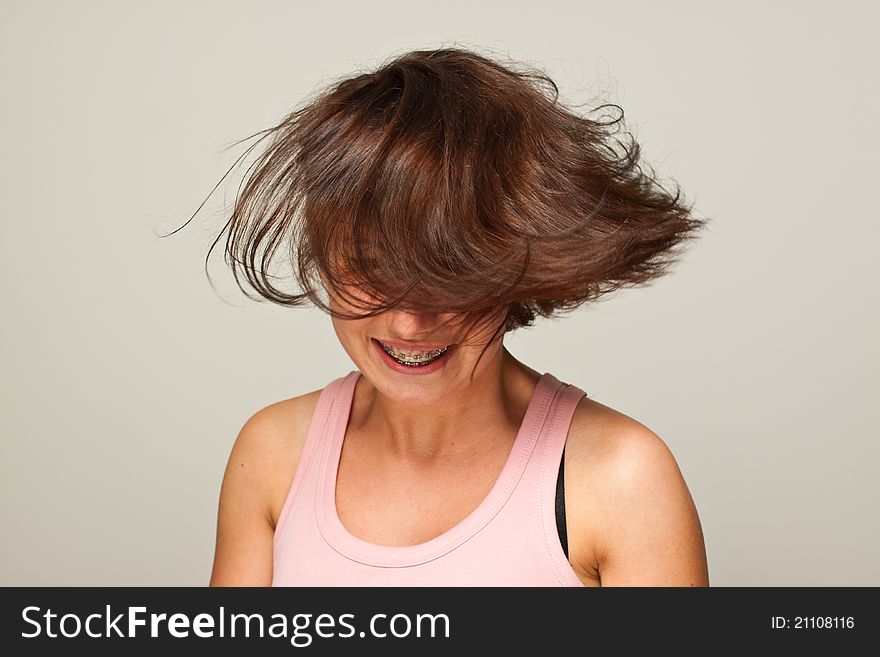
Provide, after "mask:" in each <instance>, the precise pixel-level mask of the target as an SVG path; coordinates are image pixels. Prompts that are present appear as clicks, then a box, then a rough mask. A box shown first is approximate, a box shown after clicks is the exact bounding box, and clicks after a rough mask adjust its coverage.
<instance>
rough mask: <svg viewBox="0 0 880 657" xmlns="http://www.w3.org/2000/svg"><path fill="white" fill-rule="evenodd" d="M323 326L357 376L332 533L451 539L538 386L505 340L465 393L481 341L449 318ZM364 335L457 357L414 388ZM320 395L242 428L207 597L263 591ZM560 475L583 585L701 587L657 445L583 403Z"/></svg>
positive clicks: (688, 523)
mask: <svg viewBox="0 0 880 657" xmlns="http://www.w3.org/2000/svg"><path fill="white" fill-rule="evenodd" d="M350 292H351V291H350ZM330 298H331V306H332V307H336V308H341V309H350V307H349V306H345V305H343V304H342V303H341V301H340V300H339V298H338V297H335V296H334V295H332V294H331V297H330ZM499 317H500V315H499ZM332 321H333V327H334V330H335V331H336V334H337V336H338V338H339V340H340V343H341V344H342V347H343V348H344V349H345V351H346V353H348V355H349V356H350V357H351V359H352V360H353V361H354V363H355V364H356V365H357V367H358V369H359V370H360V371H361V373H362V376H361V377H360V379H359V380H358V384H357V386H356V389H355V394H354V400H353V402H352V410H351V416H350V420H349V425H348V427H347V429H346V434H345V441H344V443H343V449H342V454H341V457H340V463H339V474H338V478H337V485H336V504H337V513H338V515H339V518H340V520H341V521H342V523H343V525H344V526H345V527H346V529H347V530H348V531H349V532H350V533H352V534H354V535H355V536H357V537H359V538H362V539H364V540H367V541H370V542H372V543H377V544H380V545H413V544H416V543H421V542H424V541H427V540H429V539H431V538H433V537H435V536H437V535H439V534H442V533H443V532H445V531H448V530H449V529H451V528H452V527H454V526H455V525H456V524H457V523H458V522H460V521H461V520H462V519H463V518H464V517H466V516H467V515H468V514H469V513H470V512H471V511H472V510H473V509H474V508H476V507H477V506H478V505H479V503H480V502H481V501H482V500H483V499H484V498H485V496H486V495H487V494H488V493H489V490H490V489H491V487H492V485H493V484H494V482H495V480H496V479H497V477H498V475H499V474H500V472H501V469H502V467H503V465H504V463H505V461H506V458H507V455H508V453H509V451H510V448H511V445H512V443H513V440H514V437H515V436H516V433H517V430H518V428H519V425H520V423H521V422H522V418H523V416H524V415H525V411H526V407H527V406H528V402H529V399H530V397H531V393H532V390H533V388H534V386H535V384H536V383H537V381H538V379H539V378H540V374H539V373H538V372H536V371H535V370H533V369H531V368H529V367H528V366H526V365H524V364H523V363H521V362H519V361H518V360H517V359H516V358H514V357H513V355H511V354H510V352H509V351H507V349H506V348H505V347H504V345H503V341H502V339H500V338H499V339H496V341H495V342H494V343H492V344H491V345H490V346H489V347H488V348H487V350H486V352H485V354H484V355H483V357H482V359H481V360H480V362H479V364H478V365H477V367H476V370H475V373H474V379H473V382H471V381H470V373H471V369H472V368H473V367H474V363H476V361H477V358H478V356H479V354H480V351H481V349H482V348H483V345H484V343H485V339H483V340H479V339H477V340H476V342H475V343H474V344H471V342H473V341H474V337H477V338H479V336H464V335H462V334H461V332H460V331H459V327H458V324H457V323H456V318H455V317H454V316H449V315H430V316H427V315H415V314H411V313H408V312H406V311H403V310H397V309H394V310H390V311H387V312H385V313H383V314H381V315H378V316H375V317H370V318H365V319H359V320H340V319H337V318H333V320H332ZM487 335H488V333H487ZM371 337H379V338H387V339H401V340H412V341H423V342H432V343H441V344H448V343H455V344H459V345H460V346H459V347H458V349H457V351H456V353H455V354H454V357H453V358H450V360H449V361H448V362H447V363H446V366H445V367H444V368H442V369H441V370H439V371H438V372H436V373H433V374H429V375H426V376H408V375H404V374H398V373H395V372H394V371H392V370H390V369H389V368H388V367H387V366H386V365H384V364H383V363H382V362H381V360H380V359H379V358H378V356H377V355H376V353H375V351H374V347H373V345H372V344H371V342H370V338H371ZM468 337H469V338H470V339H469V340H468V344H464V345H463V344H462V343H463V342H465V338H468ZM320 392H321V391H320V390H315V391H312V392H310V393H307V394H305V395H301V396H298V397H294V398H291V399H287V400H284V401H280V402H276V403H274V404H271V405H269V406H267V407H265V408H263V409H261V410H259V411H257V412H256V413H255V414H254V415H253V416H252V417H250V418H249V419H248V421H247V422H246V423H245V425H244V426H243V427H242V429H241V431H240V433H239V435H238V437H237V438H236V441H235V443H234V445H233V448H232V451H231V454H230V457H229V461H228V464H227V468H226V472H225V474H224V479H223V484H222V487H221V493H220V504H219V511H218V525H217V542H216V547H215V555H214V564H213V570H212V573H211V580H210V585H211V586H269V585H271V582H272V559H273V535H274V529H275V526H276V524H277V522H278V518H279V515H280V513H281V509H282V506H283V504H284V501H285V498H286V495H287V492H288V489H289V487H290V484H291V483H292V480H293V476H294V473H295V470H296V466H297V462H298V458H299V453H300V451H301V449H302V443H303V440H304V438H305V433H306V430H307V426H308V422H309V420H310V418H311V414H312V412H313V410H314V408H315V404H316V403H317V399H318V395H319V394H320ZM564 467H565V499H566V520H567V530H568V540H569V554H570V561H571V566H572V569H573V570H574V572H575V574H576V575H577V576H578V578H579V579H580V581H581V582H582V583H583V584H584V586H708V585H709V577H708V567H707V560H706V551H705V545H704V540H703V533H702V529H701V525H700V520H699V517H698V515H697V511H696V508H695V505H694V502H693V499H692V498H691V495H690V492H689V490H688V488H687V485H686V483H685V481H684V479H683V477H682V474H681V471H680V470H679V468H678V465H677V463H676V461H675V458H674V457H673V455H672V453H671V452H670V450H669V448H668V447H667V445H666V444H665V443H664V442H663V441H662V440H661V439H660V438H659V436H657V435H656V434H655V433H654V432H652V431H651V430H650V429H648V428H647V427H645V426H644V425H642V424H641V423H639V422H638V421H636V420H634V419H632V418H630V417H628V416H626V415H624V414H622V413H620V412H618V411H616V410H614V409H612V408H610V407H608V406H605V405H603V404H600V403H599V402H596V401H594V400H592V399H590V398H589V397H584V398H583V399H582V400H581V402H580V404H579V405H578V407H577V409H576V411H575V413H574V416H573V418H572V422H571V426H570V429H569V433H568V438H567V442H566V459H565V466H564ZM402 501H405V503H403V502H402Z"/></svg>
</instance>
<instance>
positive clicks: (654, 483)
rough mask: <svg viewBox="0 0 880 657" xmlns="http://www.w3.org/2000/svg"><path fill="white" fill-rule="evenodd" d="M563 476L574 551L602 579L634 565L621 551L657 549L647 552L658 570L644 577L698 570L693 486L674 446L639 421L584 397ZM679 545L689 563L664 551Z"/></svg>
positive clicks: (640, 553)
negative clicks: (670, 445) (692, 495)
mask: <svg viewBox="0 0 880 657" xmlns="http://www.w3.org/2000/svg"><path fill="white" fill-rule="evenodd" d="M565 482H566V508H567V516H568V521H569V533H570V534H571V541H572V544H573V545H578V546H580V548H579V549H578V551H577V553H576V554H575V551H574V550H573V556H575V558H577V559H578V560H579V561H580V562H581V563H580V564H579V566H580V567H581V569H582V570H583V571H585V572H589V573H595V576H596V577H597V578H598V577H600V576H603V584H606V581H607V580H611V579H615V580H616V581H617V583H620V582H624V581H627V579H626V578H627V577H630V576H631V573H632V571H631V570H629V571H627V568H630V565H627V564H625V563H624V562H623V559H622V557H621V556H620V555H621V554H622V553H623V552H625V551H631V556H630V557H628V558H640V557H646V555H650V554H651V551H652V550H654V551H655V552H654V557H646V558H654V560H655V563H657V564H658V565H656V568H657V569H658V570H657V571H656V572H653V573H652V572H648V571H644V572H642V573H641V575H640V576H642V577H643V578H644V579H643V580H642V581H648V580H652V579H653V581H667V582H670V584H672V583H673V582H675V581H677V580H676V578H678V580H681V579H687V578H689V577H691V576H693V573H694V570H695V569H696V570H699V564H697V566H696V567H695V565H694V562H695V561H699V559H700V555H699V552H700V548H701V547H702V532H701V530H700V527H699V519H698V518H697V515H696V509H695V507H694V504H693V500H692V498H691V496H690V492H689V491H688V488H687V485H686V483H685V481H684V477H683V476H682V473H681V470H680V469H679V467H678V463H677V462H676V459H675V457H674V456H673V454H672V451H671V450H670V448H669V446H668V445H667V444H666V442H665V441H664V440H663V439H662V438H661V437H660V436H659V435H657V433H655V432H654V431H653V430H651V429H650V428H649V427H647V426H646V425H645V424H643V423H642V422H640V421H638V420H636V419H635V418H632V417H630V416H628V415H626V414H624V413H622V412H620V411H618V410H616V409H614V408H611V407H610V406H606V405H605V404H602V403H600V402H598V401H596V400H594V399H591V398H590V397H586V396H585V397H583V398H582V399H581V401H580V402H579V404H578V406H577V408H576V409H575V412H574V415H573V417H572V421H571V426H570V429H569V434H568V439H567V441H566V478H565ZM698 544H699V545H698ZM662 546H665V548H663V547H662ZM675 547H678V548H681V551H682V552H686V553H687V554H688V555H690V556H689V558H690V562H689V564H685V565H682V563H681V562H680V561H679V562H676V561H675V557H674V556H669V558H668V559H666V557H664V556H662V555H663V553H664V549H666V550H672V549H675ZM666 554H668V552H666ZM664 559H666V561H664ZM622 573H623V574H622Z"/></svg>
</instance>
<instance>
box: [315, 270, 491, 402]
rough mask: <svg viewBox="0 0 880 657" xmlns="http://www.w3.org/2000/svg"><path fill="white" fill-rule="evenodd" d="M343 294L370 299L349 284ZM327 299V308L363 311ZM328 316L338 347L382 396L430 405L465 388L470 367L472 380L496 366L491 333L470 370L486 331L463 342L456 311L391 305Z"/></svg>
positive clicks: (469, 375)
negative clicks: (368, 313)
mask: <svg viewBox="0 0 880 657" xmlns="http://www.w3.org/2000/svg"><path fill="white" fill-rule="evenodd" d="M345 293H346V295H349V296H352V297H354V298H356V299H359V300H364V301H370V299H368V298H367V297H366V295H365V294H364V293H363V292H361V291H360V290H358V289H356V288H353V287H346V288H345ZM329 300H330V307H331V309H338V310H340V311H342V312H345V313H352V312H362V311H358V309H356V308H354V307H353V306H351V305H349V304H347V303H346V302H345V301H344V300H343V299H341V298H340V297H338V296H336V295H335V294H333V293H332V292H331V293H330V294H329ZM500 319H501V317H500V313H499V317H498V321H500ZM331 320H332V322H333V328H334V330H335V331H336V335H337V337H338V338H339V341H340V342H341V343H342V347H343V348H344V349H345V351H346V353H347V354H348V355H349V357H350V358H351V359H352V360H353V361H354V363H355V364H356V365H357V367H358V369H359V370H360V371H361V373H362V374H363V375H364V376H365V377H366V378H367V380H369V381H370V382H371V383H372V384H373V385H374V386H375V387H376V388H378V389H379V390H380V391H381V392H382V393H383V394H385V395H386V396H388V397H390V398H392V399H395V400H397V401H401V402H407V403H420V404H431V403H433V402H436V401H439V400H442V399H443V398H444V397H445V396H447V395H449V394H450V393H455V392H461V391H465V390H466V389H467V388H468V387H469V386H470V385H471V380H470V377H471V371H472V370H473V372H474V380H477V379H478V378H479V376H480V372H482V371H484V370H486V369H487V368H489V367H493V366H495V365H497V362H496V359H497V358H500V357H501V350H502V347H503V342H502V340H500V339H497V338H496V340H495V342H493V344H492V345H491V346H489V347H488V348H487V349H486V351H485V353H484V354H483V356H482V358H480V360H479V364H478V365H477V367H476V369H475V370H474V365H475V364H476V363H477V359H478V358H479V356H480V352H481V351H482V350H483V348H484V346H485V342H486V340H487V339H488V334H486V336H485V337H483V335H482V334H481V335H480V336H479V337H480V339H473V338H472V339H471V340H470V343H468V344H464V343H465V341H466V340H465V339H466V337H468V336H466V335H464V334H463V327H462V326H461V318H460V317H459V316H457V315H455V314H452V313H445V314H439V313H438V314H430V315H418V314H414V313H410V312H407V311H405V310H399V309H396V308H394V309H391V310H388V311H386V312H384V313H382V314H379V315H375V316H373V317H366V318H363V319H351V320H346V319H338V318H336V317H332V316H331ZM489 333H491V331H490V332H489ZM471 343H474V344H471Z"/></svg>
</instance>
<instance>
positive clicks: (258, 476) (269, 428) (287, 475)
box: [233, 388, 324, 527]
mask: <svg viewBox="0 0 880 657" xmlns="http://www.w3.org/2000/svg"><path fill="white" fill-rule="evenodd" d="M323 390H324V389H323V388H318V389H317V390H311V391H308V392H305V393H303V394H300V395H296V396H294V397H289V398H286V399H281V400H278V401H275V402H272V403H270V404H267V405H265V406H263V407H261V408H259V409H258V410H256V411H254V412H253V413H252V414H251V415H250V417H248V419H247V420H246V421H245V423H244V425H243V426H242V428H241V431H240V432H239V434H238V437H237V438H236V441H235V445H234V446H233V453H234V454H236V458H237V460H238V461H239V462H240V463H242V464H250V466H251V470H252V471H253V479H254V480H259V481H260V482H261V485H260V488H261V489H262V495H263V496H264V498H265V503H266V505H267V506H268V514H269V517H270V519H271V523H272V526H273V527H274V526H275V525H276V524H277V521H278V516H279V515H280V513H281V508H282V506H283V505H284V500H285V498H286V497H287V492H288V489H289V487H290V485H291V483H292V482H293V476H294V473H295V472H296V468H297V465H298V463H299V457H300V454H301V453H302V449H303V445H304V444H305V438H306V434H307V433H308V427H309V423H310V421H311V418H312V414H313V413H314V411H315V407H316V406H317V403H318V399H319V398H320V396H321V392H322V391H323Z"/></svg>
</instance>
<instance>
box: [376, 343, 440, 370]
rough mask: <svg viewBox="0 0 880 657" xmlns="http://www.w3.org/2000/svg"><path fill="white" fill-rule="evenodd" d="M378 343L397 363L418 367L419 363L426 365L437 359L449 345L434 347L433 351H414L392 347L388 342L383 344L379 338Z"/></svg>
mask: <svg viewBox="0 0 880 657" xmlns="http://www.w3.org/2000/svg"><path fill="white" fill-rule="evenodd" d="M379 344H380V345H381V346H382V349H384V350H385V353H387V354H388V355H389V356H391V357H392V358H393V359H394V360H396V361H397V362H398V363H401V364H402V365H410V366H415V367H418V366H420V365H427V364H428V363H430V362H431V361H434V360H437V359H438V358H439V357H440V356H442V355H443V353H444V352H445V351H446V350H447V349H448V348H449V345H446V346H445V347H443V348H441V349H435V350H433V351H414V350H404V349H397V348H396V347H392V346H391V345H390V344H385V343H384V342H382V341H381V340H379Z"/></svg>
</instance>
